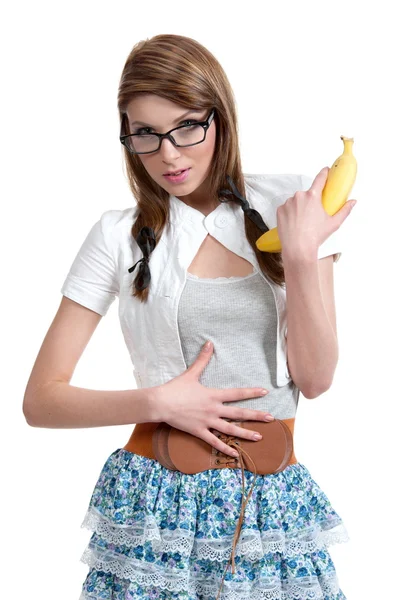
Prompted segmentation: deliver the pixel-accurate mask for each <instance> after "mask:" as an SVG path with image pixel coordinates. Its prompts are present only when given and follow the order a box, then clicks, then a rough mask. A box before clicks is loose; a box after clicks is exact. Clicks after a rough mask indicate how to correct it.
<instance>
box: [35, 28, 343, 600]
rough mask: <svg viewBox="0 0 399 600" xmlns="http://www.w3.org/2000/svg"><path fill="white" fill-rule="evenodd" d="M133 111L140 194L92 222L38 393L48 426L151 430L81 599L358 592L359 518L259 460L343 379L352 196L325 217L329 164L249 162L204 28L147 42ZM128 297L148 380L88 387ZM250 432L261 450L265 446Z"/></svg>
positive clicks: (124, 132) (290, 470)
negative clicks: (165, 453) (304, 168)
mask: <svg viewBox="0 0 399 600" xmlns="http://www.w3.org/2000/svg"><path fill="white" fill-rule="evenodd" d="M118 109H119V115H120V123H121V135H120V139H121V142H122V144H123V145H124V155H125V160H126V166H127V175H128V180H129V184H130V186H131V190H132V193H133V196H134V199H135V204H134V206H133V207H129V208H126V209H124V210H116V209H111V210H107V211H106V212H105V213H103V214H102V215H101V218H100V219H99V220H98V221H97V222H96V223H95V224H94V225H93V227H92V228H91V230H90V232H89V233H88V235H87V237H86V239H85V241H84V243H83V245H82V246H81V248H80V250H79V252H78V254H77V256H76V258H75V260H74V262H73V264H72V266H71V269H70V272H69V273H68V275H67V278H66V280H65V282H64V284H63V286H62V290H61V291H62V294H63V298H62V301H61V305H60V307H59V310H58V312H57V315H56V317H55V319H54V321H53V323H52V325H51V327H50V330H49V332H48V334H47V336H46V338H45V340H44V343H43V345H42V348H41V350H40V353H39V355H38V358H37V360H36V363H35V365H34V368H33V370H32V374H31V377H30V380H29V382H28V386H27V390H26V394H25V399H24V412H25V415H26V418H27V421H28V423H30V424H32V425H35V426H39V427H63V428H65V427H98V426H106V425H117V424H130V423H131V424H136V425H135V427H134V430H133V434H132V437H131V438H130V440H129V441H128V443H127V444H126V445H125V446H124V447H121V448H118V449H117V450H115V451H114V452H113V453H112V454H111V455H110V456H109V457H108V458H107V460H106V462H105V464H104V466H103V469H102V471H101V473H100V476H99V479H98V481H97V484H96V486H95V489H94V491H93V495H92V498H91V500H90V504H89V507H88V510H87V514H86V516H85V519H84V523H83V525H84V526H86V527H88V528H89V529H90V530H91V531H92V532H93V533H92V536H91V539H90V542H89V544H88V546H87V548H86V549H85V551H84V554H83V556H82V560H83V561H84V562H85V563H87V564H88V565H89V566H90V570H89V572H88V574H87V577H86V579H85V581H84V583H83V588H82V595H81V599H82V600H89V599H90V600H94V599H96V600H99V599H100V598H101V599H103V600H111V599H112V600H133V599H138V598H162V599H165V600H167V599H172V598H175V599H179V600H181V599H187V600H193V599H195V598H203V599H215V598H223V599H226V600H244V599H249V598H251V599H266V598H267V599H272V600H280V599H297V600H298V599H299V600H308V599H312V600H314V599H326V600H342V599H344V598H345V596H344V594H343V592H342V591H341V589H340V587H339V584H338V580H337V575H336V572H335V568H334V565H333V562H332V561H331V558H330V555H329V553H328V551H327V546H328V545H329V544H330V543H332V542H335V541H342V540H344V539H345V538H346V532H345V528H344V526H343V524H342V522H341V518H340V517H339V516H338V514H337V513H336V512H335V511H334V509H333V508H332V506H331V504H330V502H329V500H328V499H327V497H326V495H325V494H324V492H323V491H322V490H321V489H320V488H319V486H318V485H317V483H316V482H315V481H314V480H313V479H312V477H311V475H310V473H309V471H308V470H307V468H306V467H305V466H304V465H303V464H301V463H299V462H297V460H296V458H295V454H294V452H293V451H291V449H290V450H289V452H288V453H286V457H287V460H286V463H285V465H284V468H282V469H281V468H280V469H276V470H275V471H273V470H272V472H266V473H263V474H260V473H258V472H257V471H258V469H257V468H256V467H257V466H259V464H260V463H259V462H257V461H258V460H260V459H261V458H262V457H264V456H267V455H268V452H269V453H270V452H271V441H270V440H271V438H270V439H268V436H265V435H264V436H263V437H262V439H260V440H258V441H257V438H256V437H255V433H256V432H257V430H260V429H262V427H261V425H264V423H265V422H267V423H269V424H272V423H273V422H274V423H276V422H277V423H278V422H284V423H285V427H288V429H289V431H290V432H291V434H292V432H293V429H294V420H295V413H296V408H297V403H298V398H299V393H300V392H301V393H302V395H303V396H304V397H305V398H315V397H317V396H319V395H320V394H322V393H323V392H325V391H326V390H327V389H328V388H329V387H330V386H331V383H332V381H333V375H334V370H335V368H336V364H337V359H338V343H337V333H336V320H335V308H334V294H333V262H335V261H336V260H337V259H338V257H339V254H340V252H339V251H340V246H339V237H338V234H337V232H338V230H339V227H340V225H341V224H342V222H343V221H344V220H345V219H346V218H347V216H348V215H349V212H350V208H351V204H352V203H351V202H347V203H346V205H345V206H344V207H343V208H342V209H341V210H340V211H339V212H338V213H337V214H336V215H334V216H333V217H330V216H329V215H328V214H327V213H326V212H325V211H324V209H323V207H322V204H321V193H322V190H323V187H324V184H325V182H326V178H327V174H328V169H323V170H322V171H320V173H318V175H317V176H316V177H315V179H314V180H312V178H309V177H306V176H302V175H244V174H243V173H242V170H241V161H240V154H239V143H238V134H237V116H236V109H235V103H234V96H233V92H232V90H231V87H230V85H229V82H228V80H227V78H226V75H225V73H224V71H223V69H222V68H221V66H220V65H219V63H218V62H217V60H216V59H215V57H214V56H213V55H212V54H211V53H210V52H209V51H208V50H207V49H205V48H204V47H203V46H201V45H200V44H199V43H197V42H196V41H194V40H192V39H190V38H187V37H183V36H178V35H158V36H155V37H153V38H151V39H149V40H146V41H143V42H140V43H138V44H137V45H136V46H135V47H134V48H133V50H132V52H131V53H130V55H129V57H128V59H127V61H126V64H125V66H124V69H123V72H122V76H121V80H120V87H119V96H118ZM180 171H182V173H181V174H176V173H179V172H180ZM173 174H174V175H173ZM277 225H278V229H279V236H280V240H281V243H282V251H281V252H279V253H267V252H260V251H259V250H258V249H257V247H256V243H255V242H256V240H257V239H258V238H259V237H260V235H261V234H262V233H263V232H264V231H267V229H268V228H270V229H271V228H273V227H275V226H277ZM116 296H118V297H119V318H120V323H121V327H122V331H123V335H124V338H125V341H126V345H127V347H128V350H129V352H130V355H131V358H132V363H133V365H134V374H135V378H136V382H137V389H134V390H123V391H114V392H102V391H94V390H88V389H84V388H78V387H74V386H71V385H70V383H69V382H70V380H71V377H72V374H73V371H74V369H75V367H76V364H77V362H78V360H79V358H80V356H81V354H82V352H83V350H84V348H85V346H86V345H87V343H88V341H89V339H90V337H91V335H92V334H93V331H94V330H95V328H96V326H97V325H98V323H99V321H100V319H101V317H102V316H105V314H106V313H107V311H108V309H109V306H110V305H111V303H112V302H113V301H114V299H115V297H116ZM207 341H210V342H211V348H210V349H207V348H206V347H205V342H207ZM320 357H322V360H320ZM50 406H51V409H49V407H50ZM248 421H251V422H252V423H253V425H254V426H253V427H249V426H248V423H243V422H248ZM159 423H164V424H168V425H169V426H171V427H172V428H174V429H175V430H178V431H180V433H181V432H185V434H186V435H187V438H188V439H189V440H191V441H193V440H194V442H195V444H197V446H193V448H196V447H198V448H199V446H198V444H201V443H202V446H201V447H202V449H204V448H208V449H209V454H210V456H211V457H212V460H213V461H214V462H212V465H210V468H203V467H202V469H199V470H197V471H195V472H191V473H187V472H185V471H184V470H179V469H174V468H173V466H165V464H164V462H163V461H162V460H161V459H160V458H159V456H158V454H156V453H155V450H154V445H153V442H154V439H155V438H154V431H155V428H156V427H157V426H158V425H159ZM240 423H242V426H241V425H240ZM268 427H269V425H268ZM257 428H258V429H257ZM270 431H271V429H270ZM185 439H186V438H185ZM287 439H288V438H287ZM240 441H241V442H242V444H241V443H240ZM205 443H206V444H205ZM245 443H246V448H248V447H251V448H255V447H256V448H258V452H257V454H256V452H255V453H252V456H251V452H247V454H246V455H245V456H247V460H246V458H245V456H244V454H245V453H244V446H245ZM205 452H206V450H205ZM243 453H244V454H243ZM255 454H256V456H257V458H255ZM199 456H200V453H198V454H197V452H196V451H195V450H193V451H191V452H182V453H181V456H178V457H177V458H178V460H183V459H184V460H185V461H187V463H188V464H189V465H191V466H192V465H194V464H197V463H195V461H198V460H199ZM158 459H159V460H158Z"/></svg>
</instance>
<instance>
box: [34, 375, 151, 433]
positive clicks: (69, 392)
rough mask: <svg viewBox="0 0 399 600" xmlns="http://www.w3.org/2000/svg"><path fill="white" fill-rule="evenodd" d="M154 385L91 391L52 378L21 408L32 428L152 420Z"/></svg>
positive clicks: (67, 427) (88, 425) (68, 427)
mask: <svg viewBox="0 0 399 600" xmlns="http://www.w3.org/2000/svg"><path fill="white" fill-rule="evenodd" d="M152 389H153V388H143V389H138V390H118V391H108V390H90V389H86V388H81V387H75V386H73V385H70V384H69V383H67V382H65V381H51V382H50V383H48V384H46V385H45V386H43V387H42V388H41V389H40V391H39V392H38V393H37V394H36V397H35V399H34V401H33V402H31V403H30V404H28V405H27V406H26V408H25V409H24V415H25V418H26V420H27V422H28V424H29V425H31V426H32V427H48V428H53V429H74V428H80V427H104V426H105V425H128V424H129V423H132V424H133V423H146V422H149V421H151V420H152V414H153V410H152V409H151V405H152V403H151V399H152Z"/></svg>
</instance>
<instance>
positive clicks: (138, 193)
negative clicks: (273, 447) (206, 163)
mask: <svg viewBox="0 0 399 600" xmlns="http://www.w3.org/2000/svg"><path fill="white" fill-rule="evenodd" d="M139 94H155V95H158V96H160V97H162V98H166V99H168V100H170V101H172V102H175V103H177V104H180V105H181V106H182V107H185V108H188V109H189V108H193V109H205V108H206V109H208V110H209V111H210V110H211V109H212V108H214V109H215V117H214V119H215V126H216V142H215V152H214V157H213V160H212V164H211V168H210V172H209V175H208V181H207V184H208V185H209V190H210V197H211V198H214V202H215V207H216V206H217V204H218V190H220V189H221V188H226V176H227V175H230V177H231V178H232V180H233V181H234V184H235V186H236V188H237V189H238V191H239V192H240V194H241V195H242V196H243V197H244V198H245V186H244V176H243V173H242V168H241V157H240V152H239V141H238V124H237V113H236V107H235V98H234V94H233V90H232V88H231V86H230V83H229V81H228V79H227V76H226V74H225V72H224V70H223V69H222V67H221V65H220V64H219V62H218V61H217V60H216V58H215V57H214V56H213V55H212V54H211V52H209V50H207V49H206V48H205V47H204V46H202V45H201V44H199V43H198V42H197V41H195V40H193V39H191V38H189V37H185V36H181V35H174V34H162V35H156V36H154V37H152V38H150V39H147V40H142V41H140V42H138V43H137V44H136V45H135V46H134V47H133V49H132V51H131V52H130V54H129V56H128V58H127V60H126V63H125V65H124V67H123V71H122V75H121V79H120V84H119V90H118V110H119V117H120V126H121V134H122V135H123V134H128V133H130V129H129V124H128V119H127V115H126V109H127V105H128V104H129V102H130V101H131V100H132V99H133V98H134V97H137V96H138V95H139ZM123 151H124V157H125V164H126V171H127V179H128V182H129V186H130V189H131V191H132V193H133V196H134V197H135V199H136V200H137V207H138V211H137V218H136V220H135V222H134V224H133V225H132V229H131V233H132V236H133V237H134V239H135V240H136V241H137V239H138V236H139V233H140V231H141V230H142V228H143V227H149V228H152V229H153V233H154V235H155V240H154V245H155V243H158V241H159V239H160V237H161V235H162V232H163V229H164V227H165V225H166V224H168V223H169V193H168V192H167V191H166V190H164V189H163V188H162V187H161V186H160V185H158V184H157V183H156V182H155V181H154V180H153V179H152V178H151V177H150V176H149V174H148V173H147V171H146V170H145V168H144V166H143V165H142V163H141V160H140V158H139V157H138V156H137V155H134V154H131V153H130V152H129V151H128V150H127V148H125V147H124V149H123ZM224 201H225V200H224ZM244 222H245V233H246V237H247V239H248V241H249V243H250V244H251V246H252V248H253V249H254V251H255V253H256V256H257V258H258V261H259V264H260V267H261V269H262V271H263V273H264V274H265V275H266V276H267V277H269V278H270V279H271V280H272V281H274V282H275V283H276V284H278V285H283V283H284V269H283V264H282V259H281V252H279V253H268V252H261V251H260V250H258V248H257V247H256V244H255V242H256V240H257V239H258V238H259V237H260V235H261V234H262V232H261V231H260V230H259V228H258V227H257V226H256V225H255V224H254V223H253V222H252V221H251V220H250V219H249V218H248V216H247V215H245V219H244ZM147 264H148V265H150V262H147ZM137 271H138V272H137V274H136V278H135V280H134V282H133V284H132V294H133V296H135V297H137V298H138V299H139V300H140V301H142V302H143V301H146V300H147V297H148V287H145V288H144V289H137V287H136V285H137V284H138V282H139V280H140V278H141V271H140V270H137ZM141 280H142V279H141ZM149 285H151V283H150V284H149ZM139 287H140V286H139Z"/></svg>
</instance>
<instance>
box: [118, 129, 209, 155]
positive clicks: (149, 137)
mask: <svg viewBox="0 0 399 600" xmlns="http://www.w3.org/2000/svg"><path fill="white" fill-rule="evenodd" d="M171 135H172V137H173V139H174V140H175V142H176V144H178V145H179V146H191V145H192V144H198V143H199V142H202V141H203V140H204V139H205V130H204V128H203V127H202V126H201V125H195V124H194V125H186V126H185V127H180V128H179V129H176V130H175V131H173V132H172V133H171ZM159 142H160V139H159V138H158V136H156V135H153V134H151V133H149V134H145V135H135V136H131V137H128V138H126V144H127V145H128V147H129V149H130V150H133V151H134V152H153V151H154V150H158V147H159Z"/></svg>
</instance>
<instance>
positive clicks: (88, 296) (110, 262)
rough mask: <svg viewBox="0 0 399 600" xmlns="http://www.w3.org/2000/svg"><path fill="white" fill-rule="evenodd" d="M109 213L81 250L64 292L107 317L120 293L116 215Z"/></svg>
mask: <svg viewBox="0 0 399 600" xmlns="http://www.w3.org/2000/svg"><path fill="white" fill-rule="evenodd" d="M117 212H118V211H115V210H108V211H106V212H104V213H103V214H102V215H101V217H100V219H99V220H98V221H97V222H96V223H95V224H94V225H93V227H92V228H91V229H90V231H89V233H88V234H87V236H86V239H85V240H84V242H83V244H82V246H81V247H80V249H79V251H78V253H77V255H76V257H75V259H74V261H73V263H72V265H71V268H70V270H69V273H68V275H67V277H66V279H65V281H64V283H63V285H62V287H61V293H62V294H63V295H64V296H66V297H67V298H70V299H71V300H74V301H75V302H78V303H79V304H82V305H83V306H86V307H87V308H90V309H91V310H93V311H94V312H97V313H99V314H100V315H101V316H105V315H106V313H107V311H108V309H109V307H110V306H111V304H112V302H113V301H114V300H115V296H116V295H118V294H119V284H118V271H117V262H116V258H115V257H116V255H117V252H116V248H115V242H114V241H113V240H114V236H113V235H112V229H113V223H114V222H115V218H114V217H115V213H117Z"/></svg>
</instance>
